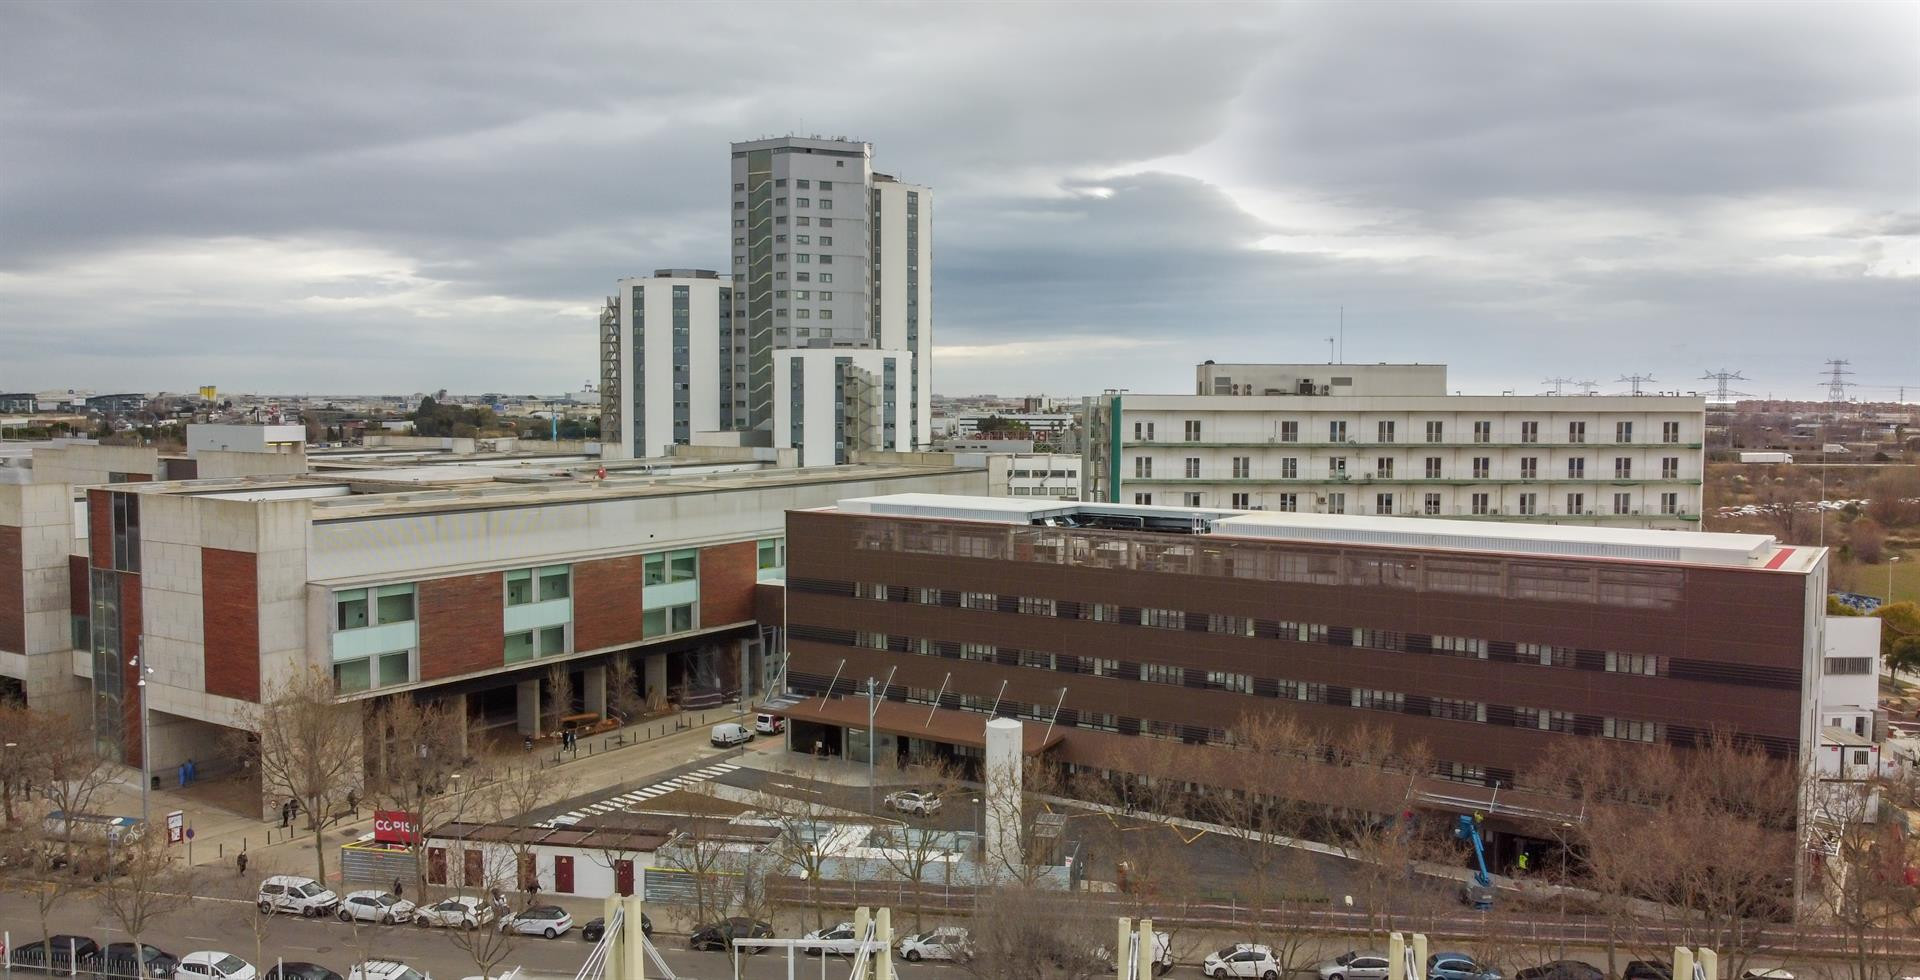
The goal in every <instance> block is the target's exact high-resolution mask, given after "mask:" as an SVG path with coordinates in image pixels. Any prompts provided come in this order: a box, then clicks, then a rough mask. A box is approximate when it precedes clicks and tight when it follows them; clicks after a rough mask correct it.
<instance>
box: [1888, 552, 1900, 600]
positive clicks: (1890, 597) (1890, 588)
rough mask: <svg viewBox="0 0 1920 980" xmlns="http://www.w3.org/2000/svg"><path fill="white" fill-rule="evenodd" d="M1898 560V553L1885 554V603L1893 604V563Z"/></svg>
mask: <svg viewBox="0 0 1920 980" xmlns="http://www.w3.org/2000/svg"><path fill="white" fill-rule="evenodd" d="M1899 560H1900V556H1899V555H1888V556H1887V605H1889V606H1891V605H1893V564H1894V562H1897V561H1899Z"/></svg>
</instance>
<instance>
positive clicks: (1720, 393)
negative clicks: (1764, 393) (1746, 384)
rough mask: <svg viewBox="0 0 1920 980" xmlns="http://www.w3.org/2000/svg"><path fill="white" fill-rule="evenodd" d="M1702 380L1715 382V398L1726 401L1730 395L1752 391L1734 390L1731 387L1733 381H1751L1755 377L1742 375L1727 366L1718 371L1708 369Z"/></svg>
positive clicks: (1745, 393) (1718, 400)
mask: <svg viewBox="0 0 1920 980" xmlns="http://www.w3.org/2000/svg"><path fill="white" fill-rule="evenodd" d="M1700 380H1702V381H1712V382H1714V389H1713V400H1714V401H1717V402H1724V401H1726V400H1727V396H1728V395H1747V394H1751V393H1750V392H1745V391H1735V390H1733V388H1732V387H1730V385H1731V383H1732V382H1735V381H1751V380H1753V379H1751V378H1748V377H1746V376H1745V375H1742V374H1741V373H1740V372H1738V371H1729V370H1727V369H1726V368H1721V369H1720V370H1718V371H1708V372H1707V373H1706V374H1703V375H1701V376H1700Z"/></svg>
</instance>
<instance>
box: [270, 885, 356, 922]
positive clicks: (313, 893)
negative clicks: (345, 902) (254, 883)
mask: <svg viewBox="0 0 1920 980" xmlns="http://www.w3.org/2000/svg"><path fill="white" fill-rule="evenodd" d="M339 904H340V896H338V895H335V894H334V893H333V892H331V891H329V890H328V889H327V886H325V885H322V884H321V883H319V882H317V881H315V880H313V879H312V878H302V877H300V876H299V875H274V876H272V877H270V878H268V879H267V880H265V881H262V882H261V883H260V895H259V905H260V911H261V912H264V913H267V914H272V913H274V912H296V913H299V914H300V915H304V916H306V917H307V918H309V919H313V918H318V917H320V916H323V915H332V914H333V910H334V909H335V908H336V907H338V906H339Z"/></svg>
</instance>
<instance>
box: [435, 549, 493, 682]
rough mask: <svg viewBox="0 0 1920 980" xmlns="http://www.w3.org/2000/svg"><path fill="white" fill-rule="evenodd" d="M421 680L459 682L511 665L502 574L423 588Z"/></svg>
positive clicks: (464, 577)
mask: <svg viewBox="0 0 1920 980" xmlns="http://www.w3.org/2000/svg"><path fill="white" fill-rule="evenodd" d="M419 602H420V679H421V680H423V681H431V680H440V679H442V678H447V677H457V676H459V675H461V674H470V673H473V672H474V671H479V670H486V669H488V668H491V667H498V666H501V665H502V664H504V663H505V662H506V646H505V644H506V627H505V623H504V608H505V605H506V592H505V584H504V582H503V580H502V578H501V575H500V573H499V572H484V573H481V574H479V575H461V576H456V577H454V578H439V579H429V580H427V581H424V582H421V583H419Z"/></svg>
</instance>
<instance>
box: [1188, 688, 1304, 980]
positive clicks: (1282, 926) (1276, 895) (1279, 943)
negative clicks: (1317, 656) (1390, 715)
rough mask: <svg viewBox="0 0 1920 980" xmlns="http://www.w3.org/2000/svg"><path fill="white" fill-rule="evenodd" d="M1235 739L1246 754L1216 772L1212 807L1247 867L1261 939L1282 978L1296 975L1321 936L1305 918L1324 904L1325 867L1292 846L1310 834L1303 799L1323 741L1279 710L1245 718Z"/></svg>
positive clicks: (1244, 885)
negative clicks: (1319, 891) (1319, 896)
mask: <svg viewBox="0 0 1920 980" xmlns="http://www.w3.org/2000/svg"><path fill="white" fill-rule="evenodd" d="M1228 738H1229V741H1230V742H1231V743H1232V745H1233V747H1234V748H1235V749H1236V750H1238V751H1237V752H1236V754H1235V755H1233V756H1231V757H1228V758H1226V759H1224V760H1221V761H1219V762H1217V763H1216V765H1217V766H1218V767H1219V768H1218V769H1215V770H1213V771H1212V772H1211V775H1210V778H1209V779H1208V783H1209V785H1210V786H1212V787H1213V789H1212V790H1211V791H1210V793H1209V795H1208V800H1207V803H1208V805H1207V809H1208V811H1209V812H1210V814H1211V818H1212V819H1213V820H1214V821H1215V822H1217V823H1219V824H1220V825H1222V826H1224V827H1226V828H1227V834H1228V835H1229V836H1230V838H1231V839H1232V840H1233V842H1234V844H1235V851H1236V852H1237V853H1238V854H1239V856H1240V859H1241V862H1242V865H1243V866H1244V867H1245V869H1246V871H1245V874H1244V875H1243V876H1242V878H1241V880H1240V881H1239V882H1238V888H1237V892H1238V896H1239V899H1240V900H1241V901H1242V902H1244V903H1245V904H1246V906H1247V910H1248V914H1249V918H1250V919H1251V921H1252V922H1254V923H1255V927H1254V931H1255V936H1254V941H1255V942H1259V943H1262V944H1264V945H1266V946H1267V947H1269V948H1270V949H1272V950H1273V957H1274V960H1275V962H1276V963H1277V964H1278V966H1279V969H1280V973H1281V975H1283V976H1287V975H1291V974H1292V973H1294V972H1296V971H1298V970H1301V969H1303V968H1305V967H1306V966H1307V965H1309V962H1310V958H1311V956H1312V955H1313V949H1314V946H1315V941H1316V939H1317V935H1316V930H1315V929H1314V928H1313V927H1312V925H1311V922H1312V919H1311V918H1310V917H1309V916H1308V915H1307V914H1305V913H1306V912H1307V911H1308V910H1309V908H1310V907H1312V906H1317V905H1318V904H1319V902H1318V901H1317V900H1316V897H1315V896H1314V895H1313V890H1314V888H1315V886H1317V885H1319V884H1320V881H1319V878H1320V869H1319V867H1318V866H1317V865H1316V864H1315V862H1314V860H1313V855H1312V854H1311V853H1310V852H1308V851H1305V850H1302V849H1300V848H1297V847H1293V846H1291V842H1292V841H1293V840H1296V839H1299V838H1302V837H1304V836H1305V835H1306V834H1307V833H1308V830H1309V826H1310V821H1311V819H1312V817H1313V814H1314V812H1315V810H1314V808H1313V807H1312V806H1311V805H1310V804H1309V803H1307V802H1306V801H1305V800H1303V799H1301V798H1300V794H1302V793H1304V792H1307V791H1309V790H1311V789H1312V788H1313V787H1314V785H1315V784H1316V782H1317V779H1316V777H1318V776H1320V775H1322V773H1320V772H1319V771H1318V770H1319V768H1320V766H1319V764H1317V763H1316V762H1315V761H1314V758H1315V755H1316V753H1315V748H1316V746H1317V745H1318V744H1319V742H1320V741H1321V738H1322V736H1320V735H1319V734H1317V733H1315V732H1313V731H1310V730H1308V729H1307V728H1306V727H1305V726H1303V725H1301V724H1300V723H1299V721H1298V719H1297V718H1295V717H1294V716H1293V715H1292V714H1289V713H1285V712H1277V711H1276V712H1265V713H1260V714H1252V715H1248V716H1246V717H1244V718H1242V719H1241V721H1240V723H1239V724H1238V725H1237V726H1235V727H1234V728H1233V729H1231V730H1229V732H1228Z"/></svg>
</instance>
